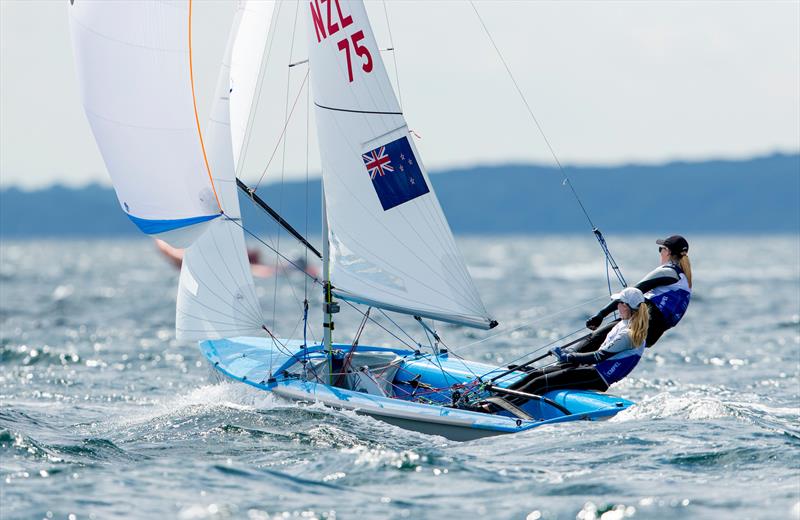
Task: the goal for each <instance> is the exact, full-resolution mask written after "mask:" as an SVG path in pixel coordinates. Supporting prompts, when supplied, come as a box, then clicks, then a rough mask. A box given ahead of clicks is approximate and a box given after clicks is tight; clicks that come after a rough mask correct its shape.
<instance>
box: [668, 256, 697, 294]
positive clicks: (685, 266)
mask: <svg viewBox="0 0 800 520" xmlns="http://www.w3.org/2000/svg"><path fill="white" fill-rule="evenodd" d="M672 261H673V262H675V263H676V264H678V265H679V266H680V268H681V271H683V274H685V275H686V281H687V282H689V288H690V289H691V288H692V263H691V262H690V261H689V254H688V253H678V254H677V255H672Z"/></svg>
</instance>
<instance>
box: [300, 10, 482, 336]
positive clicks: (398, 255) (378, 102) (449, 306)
mask: <svg viewBox="0 0 800 520" xmlns="http://www.w3.org/2000/svg"><path fill="white" fill-rule="evenodd" d="M324 5H325V4H324V2H321V1H318V0H313V1H311V2H310V3H309V11H308V12H307V27H308V40H309V65H310V69H311V78H312V87H313V93H314V105H315V114H316V124H317V134H318V138H319V145H320V155H321V160H322V173H323V182H324V185H325V201H326V204H327V208H328V225H329V233H328V238H329V240H330V245H331V261H330V264H331V266H330V269H331V275H330V276H331V283H332V285H333V290H334V293H335V294H336V295H338V296H339V297H342V298H344V299H348V300H351V301H357V302H360V303H365V304H368V305H372V306H376V307H380V308H383V309H387V310H392V311H395V312H402V313H406V314H413V315H418V316H425V317H430V318H434V319H437V320H442V321H449V322H452V323H460V324H464V325H468V326H472V327H481V328H490V327H491V326H492V324H493V323H494V321H493V320H492V319H491V317H490V316H489V314H488V313H487V312H486V309H485V308H484V306H483V303H482V302H481V299H480V296H479V295H478V292H477V290H476V288H475V286H474V282H473V281H472V279H471V277H470V275H469V273H468V271H467V268H466V265H465V264H464V261H463V258H462V256H461V253H460V251H459V250H458V247H457V246H456V243H455V240H454V239H453V236H452V232H451V231H450V227H449V225H448V224H447V220H446V219H445V217H444V213H443V212H442V210H441V207H440V205H439V201H438V199H437V198H436V194H435V192H434V189H433V186H432V185H431V182H430V179H429V177H428V174H427V171H426V170H425V167H424V165H423V164H422V162H421V161H420V159H419V152H418V150H417V149H416V146H415V144H414V142H413V141H412V140H411V138H410V134H409V130H408V127H407V125H406V121H405V118H404V116H403V114H402V112H401V110H400V106H399V103H398V101H397V97H396V96H395V93H394V90H393V89H392V86H391V83H390V81H389V78H388V75H387V73H386V69H385V66H384V64H383V60H382V59H381V56H380V52H379V50H378V46H377V44H376V42H375V38H374V35H373V32H372V28H371V26H370V25H369V20H368V19H367V14H366V9H365V8H364V4H363V2H362V1H360V0H354V1H346V0H340V1H339V2H336V3H335V5H336V9H334V10H332V11H331V13H328V12H327V10H326V9H324V8H323V6H324Z"/></svg>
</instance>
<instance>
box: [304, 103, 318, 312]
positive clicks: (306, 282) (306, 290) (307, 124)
mask: <svg viewBox="0 0 800 520" xmlns="http://www.w3.org/2000/svg"><path fill="white" fill-rule="evenodd" d="M310 99H311V89H306V186H305V187H306V208H305V209H306V211H305V216H306V229H305V231H306V236H308V210H309V205H308V195H309V193H308V191H309V190H308V172H309V156H310V154H309V141H310V139H309V136H310V135H311V132H310V129H311V127H310V122H309V121H310V119H311V115H310V114H311V103H310ZM303 253H304V261H305V263H306V266H308V249H306V250H305V251H303ZM318 256H319V257H320V258H322V255H319V254H318ZM303 295H304V297H305V299H306V304H307V303H308V279H307V278H303Z"/></svg>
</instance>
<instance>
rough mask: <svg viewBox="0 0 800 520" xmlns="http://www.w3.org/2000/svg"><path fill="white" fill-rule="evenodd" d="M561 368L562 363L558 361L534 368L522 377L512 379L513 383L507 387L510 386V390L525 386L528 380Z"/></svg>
mask: <svg viewBox="0 0 800 520" xmlns="http://www.w3.org/2000/svg"><path fill="white" fill-rule="evenodd" d="M563 369H564V365H561V364H558V363H556V364H555V365H550V366H547V367H541V368H534V369H533V370H531V371H530V372H528V373H527V374H525V376H524V377H521V378H520V379H519V380H518V381H514V382H513V383H511V384H510V385H508V388H510V389H511V390H519V388H520V387H521V386H525V385H526V384H528V383H529V382H530V381H533V380H534V379H536V378H537V377H541V376H543V375H546V374H549V373H551V372H558V371H559V370H563Z"/></svg>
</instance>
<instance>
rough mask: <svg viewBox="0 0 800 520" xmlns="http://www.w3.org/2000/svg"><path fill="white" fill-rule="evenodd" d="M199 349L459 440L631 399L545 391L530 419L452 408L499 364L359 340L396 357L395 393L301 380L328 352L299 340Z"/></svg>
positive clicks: (238, 371)
mask: <svg viewBox="0 0 800 520" xmlns="http://www.w3.org/2000/svg"><path fill="white" fill-rule="evenodd" d="M334 348H338V349H341V350H343V351H346V350H348V349H349V348H350V346H349V345H334ZM200 350H201V352H202V353H203V355H204V356H205V357H206V359H207V360H208V362H209V363H210V364H211V365H212V366H213V367H214V369H215V370H217V371H218V372H220V373H221V374H223V375H224V376H225V377H227V378H230V379H233V380H235V381H239V382H242V383H244V384H247V385H250V386H252V387H254V388H257V389H259V390H263V391H267V392H272V393H274V394H276V395H278V396H281V397H284V398H287V399H292V400H296V401H305V402H321V403H323V404H325V405H327V406H331V407H334V408H340V409H347V410H353V411H355V412H357V413H361V414H366V415H370V416H372V417H376V418H379V419H381V420H383V421H386V422H388V423H391V424H395V425H397V426H400V427H402V428H406V429H410V430H414V431H419V432H422V433H428V434H435V435H442V436H444V437H447V438H450V439H454V440H471V439H476V438H480V437H486V436H490V435H500V434H506V433H517V432H521V431H526V430H530V429H533V428H536V427H539V426H542V425H545V424H554V423H560V422H567V421H576V420H599V419H605V418H608V417H611V416H613V415H615V414H617V413H619V412H620V411H622V410H624V409H626V408H628V407H629V406H631V405H632V404H633V403H632V402H630V401H628V400H626V399H623V398H620V397H616V396H613V395H608V394H602V393H598V392H592V391H583V390H559V391H553V392H549V393H547V394H545V395H544V396H543V397H544V398H546V399H545V400H541V401H538V400H530V401H528V402H527V403H525V404H524V405H521V406H520V407H519V408H520V409H521V410H522V411H523V412H524V413H525V414H526V415H528V416H530V417H531V419H530V420H527V419H520V418H519V417H517V416H514V415H513V414H511V413H510V412H506V411H505V410H503V411H501V412H499V413H496V414H489V413H481V412H475V411H470V410H464V409H460V408H453V407H450V406H447V405H449V404H450V403H451V402H452V394H451V392H452V391H453V390H454V389H455V390H459V389H460V390H461V391H463V390H464V389H466V388H470V385H475V384H476V383H475V381H476V376H481V378H482V379H483V380H488V379H490V378H492V377H494V376H495V375H498V374H500V373H501V372H503V371H504V369H503V368H502V367H495V366H491V365H487V364H484V363H477V362H473V361H465V360H462V359H459V358H456V357H454V356H449V355H447V354H441V355H439V356H435V357H434V356H433V355H430V354H427V355H426V354H420V353H418V352H413V351H409V350H403V349H391V348H384V347H370V346H359V348H358V352H359V355H366V356H370V355H372V356H389V357H392V358H394V359H395V361H394V365H393V367H394V368H393V374H392V380H391V381H389V382H388V383H389V384H391V394H392V395H375V394H372V393H366V392H365V391H355V390H351V389H347V388H340V387H339V386H332V385H330V384H324V383H322V382H314V381H309V380H304V379H303V378H300V377H297V375H296V374H293V370H296V369H297V367H300V366H301V364H300V363H299V361H300V360H301V359H309V356H311V357H312V358H313V357H314V356H318V357H322V356H324V354H323V353H322V352H321V348H320V347H319V346H316V347H309V348H308V349H307V350H303V345H302V342H299V341H293V340H288V341H284V340H281V343H280V344H277V343H275V342H273V341H272V340H270V339H268V338H245V337H242V338H232V339H223V340H208V341H203V342H201V343H200ZM270 374H272V375H273V376H272V377H270ZM523 375H524V374H523V373H522V372H512V373H511V374H508V375H506V376H504V377H502V378H500V379H499V380H498V381H496V382H495V384H496V385H497V386H500V387H505V386H508V385H510V384H512V383H513V382H514V381H516V380H517V379H519V378H520V377H522V376H523Z"/></svg>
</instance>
